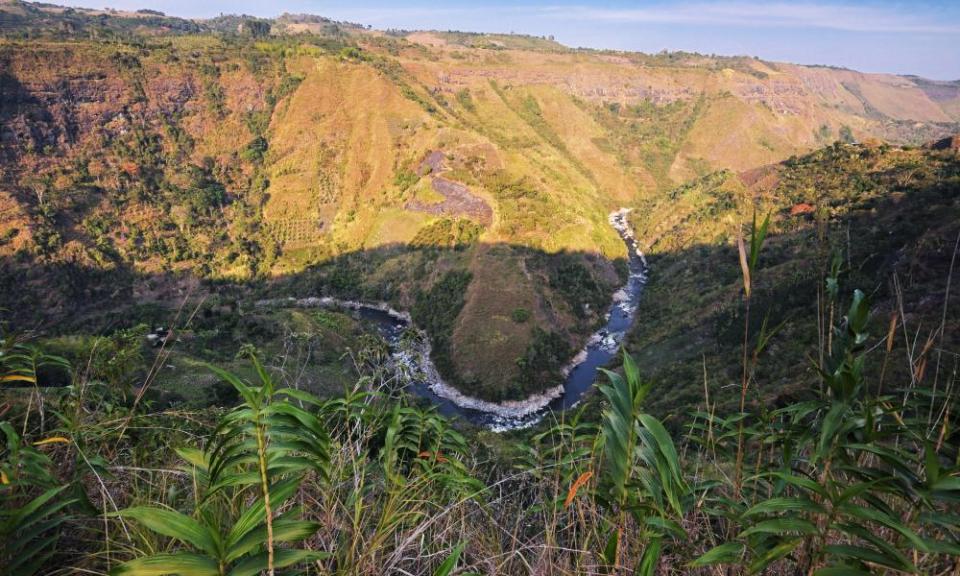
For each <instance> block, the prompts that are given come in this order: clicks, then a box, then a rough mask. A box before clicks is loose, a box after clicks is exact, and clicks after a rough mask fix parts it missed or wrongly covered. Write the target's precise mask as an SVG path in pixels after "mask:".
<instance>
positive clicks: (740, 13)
mask: <svg viewBox="0 0 960 576" xmlns="http://www.w3.org/2000/svg"><path fill="white" fill-rule="evenodd" d="M539 9H540V10H542V11H543V12H544V15H546V16H549V17H551V18H555V19H562V20H579V21H587V20H589V21H603V22H627V23H630V22H632V23H664V24H696V25H726V26H752V27H787V28H828V29H835V30H848V31H856V32H912V33H926V34H956V33H960V25H957V24H953V23H949V24H944V23H941V22H937V21H936V20H934V18H933V16H930V15H919V14H916V13H915V12H913V13H911V12H906V11H903V10H896V9H893V8H892V7H879V6H873V7H871V6H864V5H859V6H857V5H852V4H827V3H804V4H798V3H786V2H771V3H767V2H742V1H732V2H717V3H706V2H701V3H688V4H676V5H672V6H663V5H661V6H651V7H640V8H602V7H599V8H598V7H593V6H552V7H541V8H539Z"/></svg>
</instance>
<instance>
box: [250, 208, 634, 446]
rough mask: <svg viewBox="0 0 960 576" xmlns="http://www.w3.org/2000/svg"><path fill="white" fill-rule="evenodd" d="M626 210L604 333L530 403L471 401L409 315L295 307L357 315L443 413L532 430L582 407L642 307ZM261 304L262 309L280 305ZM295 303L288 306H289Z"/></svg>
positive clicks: (358, 306)
mask: <svg viewBox="0 0 960 576" xmlns="http://www.w3.org/2000/svg"><path fill="white" fill-rule="evenodd" d="M628 213H629V211H628V210H627V209H621V210H618V211H616V212H613V213H612V214H610V218H609V221H610V225H611V226H613V227H614V228H615V229H616V230H617V232H618V233H619V234H620V236H621V238H623V241H624V242H625V243H626V245H627V249H628V250H627V251H628V254H629V259H628V270H629V275H628V278H627V282H626V284H625V285H624V286H622V287H621V288H620V289H619V290H617V292H615V293H614V295H613V302H612V304H611V305H610V309H609V311H608V312H607V315H606V322H605V324H604V325H603V327H602V328H600V329H599V330H597V331H596V332H594V333H593V334H592V335H591V336H590V338H589V339H588V340H587V343H586V345H585V346H584V348H583V349H582V350H580V352H579V353H578V354H577V355H576V356H574V358H572V359H571V361H570V362H569V363H568V364H567V366H566V368H565V369H564V374H565V379H564V382H563V383H562V384H561V385H558V386H556V387H554V388H551V389H548V390H545V391H544V392H542V393H539V394H535V395H533V396H530V397H529V398H527V399H525V400H516V401H506V402H499V403H497V402H488V401H485V400H480V399H478V398H472V397H469V396H467V395H465V394H463V393H461V392H460V391H458V390H457V389H456V388H454V387H452V386H450V385H448V384H447V383H446V382H444V381H443V378H441V377H440V374H439V373H438V372H437V369H436V368H435V367H434V365H433V362H432V361H431V360H430V341H429V339H428V338H426V336H425V335H424V334H422V333H420V332H419V331H417V333H416V334H414V336H415V337H409V336H410V330H415V328H413V327H412V325H411V321H410V316H409V315H408V314H407V313H405V312H398V311H396V310H393V309H391V308H390V307H389V306H387V305H385V304H367V303H363V302H353V301H342V300H335V299H333V298H317V297H312V298H302V299H299V300H294V301H293V302H292V303H293V304H294V305H296V306H303V307H313V306H318V307H344V308H350V309H353V310H355V311H356V312H357V313H358V314H359V315H360V317H361V318H363V319H364V320H368V321H370V322H372V323H373V324H374V325H376V326H377V329H378V330H379V332H380V334H381V335H382V336H383V337H384V339H385V340H386V341H387V343H388V344H389V346H390V352H391V356H392V358H393V361H394V362H395V363H396V365H397V367H398V368H400V369H401V372H402V373H403V374H404V375H405V376H404V377H405V378H407V379H408V380H409V382H408V388H409V390H411V391H412V392H413V393H415V394H417V395H419V396H422V397H424V398H427V399H429V400H430V401H431V402H433V403H434V404H436V405H437V407H438V409H439V411H440V413H441V414H444V415H446V416H452V417H459V418H462V419H465V420H467V421H470V422H472V423H474V424H477V425H480V426H485V427H488V428H490V429H492V430H495V431H506V430H513V429H518V428H525V427H529V426H532V425H534V424H536V423H537V422H539V421H540V420H541V419H542V418H543V417H544V416H546V415H547V414H548V413H550V412H551V411H561V410H566V409H569V408H572V407H574V406H576V405H577V404H578V403H579V402H580V398H581V397H582V396H583V394H584V393H585V392H586V391H587V390H589V389H590V387H591V386H592V385H593V383H594V381H595V380H596V378H597V374H598V369H599V368H601V367H603V366H604V365H606V364H607V363H608V362H610V360H612V359H613V357H614V356H615V355H616V354H617V351H618V349H619V346H620V343H621V342H622V341H623V338H624V336H625V335H626V332H627V331H628V330H629V329H630V326H631V325H632V324H633V321H634V318H635V314H636V309H637V303H638V302H639V300H640V295H641V293H642V292H643V286H644V284H645V282H646V269H647V264H646V260H645V259H644V257H643V254H642V253H641V251H640V250H639V248H638V247H637V243H636V238H635V237H634V236H633V233H632V231H631V230H630V228H629V226H628V225H627V214H628ZM278 303H279V302H277V301H262V302H259V303H258V304H259V305H275V304H278ZM290 303H291V302H286V304H287V305H289V304H290Z"/></svg>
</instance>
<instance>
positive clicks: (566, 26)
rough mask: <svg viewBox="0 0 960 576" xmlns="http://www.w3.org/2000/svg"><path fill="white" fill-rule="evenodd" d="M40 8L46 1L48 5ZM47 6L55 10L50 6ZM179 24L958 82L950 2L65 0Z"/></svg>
mask: <svg viewBox="0 0 960 576" xmlns="http://www.w3.org/2000/svg"><path fill="white" fill-rule="evenodd" d="M48 1H49V0H48ZM54 1H55V0H54ZM64 3H65V4H68V5H73V6H87V7H91V8H102V7H105V6H111V7H114V8H127V9H130V8H153V9H156V10H162V11H163V12H166V13H167V14H171V15H176V16H184V17H210V16H216V15H217V14H220V13H246V14H253V15H256V16H276V15H277V14H280V13H282V12H302V13H311V14H320V15H323V16H327V17H330V18H334V19H337V20H349V21H352V22H359V23H362V24H370V25H372V26H373V27H375V28H405V29H438V30H449V29H453V30H467V31H475V32H517V33H525V34H534V35H538V36H545V35H553V36H555V37H556V39H557V40H559V41H560V42H563V43H564V44H566V45H568V46H574V47H577V46H585V47H591V48H613V49H619V50H637V51H642V52H658V51H660V50H663V49H667V50H690V51H697V52H703V53H716V54H727V55H735V54H747V55H751V56H760V57H761V58H764V59H768V60H776V61H788V62H797V63H803V64H831V65H836V66H846V67H849V68H854V69H857V70H862V71H865V72H893V73H898V74H918V75H921V76H926V77H928V78H935V79H941V80H958V79H960V0H940V1H933V0H926V1H924V0H920V1H918V2H910V1H902V2H894V1H880V0H874V1H865V2H852V1H843V0H814V1H809V2H807V1H802V0H801V1H799V2H791V1H789V0H775V1H773V2H763V1H761V0H720V1H707V0H679V1H664V0H659V1H657V0H653V1H633V2H622V1H621V2H599V1H591V0H520V1H519V2H503V1H493V2H483V1H481V0H474V1H469V2H468V1H463V0H451V1H447V2H442V3H440V2H436V0H433V1H427V0H404V1H396V0H395V1H393V2H390V1H388V0H353V1H351V2H329V1H326V0H273V1H270V2H262V1H261V2H258V1H256V0H229V1H226V0H203V1H196V0H80V1H75V0H68V1H66V2H64Z"/></svg>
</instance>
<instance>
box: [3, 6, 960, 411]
mask: <svg viewBox="0 0 960 576" xmlns="http://www.w3.org/2000/svg"><path fill="white" fill-rule="evenodd" d="M0 13H2V14H4V18H5V20H4V21H5V22H15V23H17V26H16V27H15V28H14V27H11V26H7V27H2V30H0V32H2V34H3V36H5V39H3V40H0V64H2V65H0V70H2V71H3V72H2V74H3V76H2V82H0V103H2V107H0V119H2V134H0V156H2V162H0V170H2V174H0V208H2V212H0V258H2V266H3V269H4V281H5V285H4V287H5V290H4V297H3V301H2V302H0V305H3V306H5V307H7V308H9V309H11V310H13V311H14V312H13V313H14V315H17V314H22V315H23V318H30V317H34V316H35V315H36V310H43V314H42V315H43V316H44V320H45V321H46V322H48V323H51V324H52V323H53V322H54V321H62V320H64V319H67V318H69V319H71V320H72V321H74V322H80V321H83V322H87V321H89V322H91V323H93V324H94V325H95V323H96V317H97V315H98V314H101V313H103V312H105V311H107V310H115V309H116V306H117V305H125V304H129V303H130V302H132V301H135V300H139V301H143V300H156V301H159V302H163V303H165V304H167V305H172V304H174V303H177V304H179V302H180V301H181V300H182V299H183V298H185V297H188V296H199V295H201V294H203V293H207V292H210V291H216V290H218V288H217V285H221V284H229V283H235V282H250V281H255V282H260V283H263V282H269V283H268V284H267V286H268V288H266V289H267V290H293V289H294V288H296V289H297V290H300V291H301V292H308V293H309V294H316V293H337V294H339V295H342V296H345V297H351V298H356V297H364V298H374V299H382V300H389V301H391V302H392V303H393V304H395V305H397V306H402V307H404V308H408V309H412V308H414V307H415V306H416V304H417V303H418V302H420V301H423V299H424V298H428V297H429V295H430V294H434V292H432V291H434V290H435V289H436V290H440V288H437V286H440V285H441V284H440V283H442V282H443V280H444V278H446V277H447V276H448V275H449V274H451V273H454V274H460V273H466V274H467V275H466V276H456V275H455V276H451V278H460V279H463V278H470V279H471V280H469V281H465V282H463V281H457V282H452V281H451V282H450V283H449V284H443V286H448V285H449V286H455V287H457V289H458V290H462V293H463V294H462V295H463V302H462V304H461V305H459V306H458V307H454V308H455V309H454V308H451V309H450V310H449V311H447V313H445V314H444V315H442V316H443V317H442V318H435V319H425V321H429V322H430V323H431V324H433V321H434V320H436V323H435V326H436V327H437V329H441V330H443V331H444V332H449V337H450V339H451V340H450V341H451V345H450V347H449V351H450V352H449V353H450V358H449V363H447V364H446V366H447V369H446V372H447V374H446V375H447V376H448V377H449V378H450V379H451V380H454V381H458V382H460V383H461V384H463V385H464V386H468V387H470V388H472V389H474V390H475V391H477V393H478V394H482V395H485V396H486V397H489V398H502V397H505V396H509V395H515V393H516V392H517V391H529V390H531V389H533V388H535V387H536V386H538V385H540V386H542V385H546V384H547V383H546V382H543V383H532V382H526V383H524V382H521V381H520V380H522V377H521V371H520V368H519V364H520V362H507V363H505V364H504V363H501V365H500V366H497V362H495V360H497V359H498V358H501V357H502V356H503V355H505V354H510V355H511V356H512V358H511V360H518V359H520V358H522V357H523V356H524V354H526V353H527V352H529V351H530V350H532V349H536V348H537V347H538V346H539V345H541V344H543V342H544V341H547V340H550V339H551V338H553V340H550V341H556V338H554V336H557V337H559V339H560V340H562V341H563V342H564V343H565V345H567V346H571V347H576V346H578V345H579V344H580V343H581V341H582V339H583V338H584V337H585V335H586V334H587V333H589V331H590V329H591V327H592V326H594V325H595V324H596V323H597V322H598V320H599V314H600V313H601V310H602V309H603V306H602V304H603V303H604V302H605V301H606V300H605V299H604V298H609V293H610V291H611V288H612V287H613V286H614V285H616V283H617V275H618V268H617V266H616V265H615V261H616V260H617V259H619V258H622V257H623V256H624V254H625V249H624V246H623V243H622V242H621V241H620V239H619V238H618V236H617V234H616V233H615V231H614V230H612V229H611V228H610V226H609V225H608V223H607V220H606V218H607V214H608V213H609V212H610V211H611V210H614V209H617V208H619V207H622V206H638V205H639V206H646V205H647V203H649V202H657V201H661V200H662V199H664V198H667V196H665V195H666V194H667V193H668V191H669V190H671V189H673V188H674V187H675V186H677V185H678V184H682V183H683V182H686V181H688V180H689V179H692V178H697V177H701V176H704V175H706V174H709V173H711V172H712V171H714V170H717V169H732V170H736V171H745V170H749V169H753V168H756V167H758V166H761V165H765V164H769V163H771V162H777V161H781V160H784V159H786V158H788V157H790V156H791V155H794V154H798V153H803V152H806V151H809V150H811V149H814V148H817V147H819V146H822V145H824V144H828V143H830V142H832V141H834V140H836V139H845V140H848V141H849V140H853V139H866V138H873V137H882V138H886V139H890V140H892V141H895V142H915V141H919V139H920V138H926V137H928V136H929V137H931V138H932V137H935V136H943V135H946V134H948V133H950V131H951V130H952V129H953V128H954V127H955V124H954V122H955V121H956V101H957V93H956V92H957V91H956V86H955V85H954V84H949V83H932V82H929V81H925V80H922V79H918V78H903V77H893V76H883V75H867V74H860V73H857V72H853V71H847V70H833V69H826V68H808V67H801V66H794V65H789V64H778V63H770V62H761V61H758V60H753V59H748V58H708V57H705V56H701V55H696V54H683V53H678V54H661V55H655V56H651V55H643V54H630V53H613V52H595V51H588V50H570V49H567V48H564V47H562V46H560V45H558V44H556V43H554V42H551V41H549V40H544V39H536V38H529V37H520V36H517V37H514V36H488V35H469V34H454V33H432V32H420V33H411V34H409V35H407V36H406V37H402V36H401V35H397V34H385V33H381V32H378V31H372V30H366V29H363V28H361V27H359V26H356V25H348V24H342V23H334V22H331V21H329V20H325V19H322V18H317V17H307V16H285V17H283V18H280V19H278V20H274V21H265V20H257V19H250V18H247V17H230V16H225V17H221V18H218V19H215V20H212V21H205V22H194V23H190V25H187V24H185V23H184V22H186V21H183V22H181V21H178V20H175V19H170V18H167V17H165V16H161V15H157V14H153V13H139V14H135V13H117V14H112V13H102V12H96V11H83V10H80V11H73V12H71V11H66V10H57V9H54V8H51V7H49V6H40V5H33V4H21V3H10V2H7V3H5V4H3V5H2V6H0ZM25 31H26V32H25ZM27 33H28V34H29V35H30V38H29V39H27V38H26V37H25V34H27ZM100 35H102V36H100ZM91 36H93V37H94V39H90V38H91ZM97 38H101V39H97ZM678 214H679V212H677V213H671V214H670V215H669V217H670V218H674V217H677V215H678ZM665 230H666V229H665ZM619 273H621V274H622V270H620V272H619ZM569 275H572V277H574V278H576V279H578V280H577V281H576V282H566V281H565V280H564V277H565V276H569ZM506 283H509V286H506V285H505V284H506ZM24 287H26V288H24ZM309 294H303V295H309ZM604 295H606V296H604ZM585 303H592V305H591V306H584V304H585ZM518 311H520V312H518ZM88 314H89V318H88V316H87V315H88ZM515 317H517V318H519V317H524V318H528V320H527V321H516V320H514V319H513V318H515ZM538 338H539V339H540V341H538ZM545 338H546V339H547V340H544V339H545ZM438 353H439V352H438Z"/></svg>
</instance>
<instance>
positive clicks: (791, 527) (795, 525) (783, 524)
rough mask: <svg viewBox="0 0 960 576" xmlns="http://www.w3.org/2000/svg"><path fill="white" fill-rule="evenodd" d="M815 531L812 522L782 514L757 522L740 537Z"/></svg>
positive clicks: (811, 532)
mask: <svg viewBox="0 0 960 576" xmlns="http://www.w3.org/2000/svg"><path fill="white" fill-rule="evenodd" d="M816 531H817V527H816V525H814V524H813V522H810V521H808V520H804V519H802V518H792V517H789V516H783V517H780V518H773V519H770V520H764V521H762V522H757V523H756V524H754V525H753V526H751V527H750V528H748V529H746V530H744V531H743V532H741V533H740V537H741V538H746V537H747V536H751V535H753V534H781V535H782V534H792V533H799V534H814V533H816Z"/></svg>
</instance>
